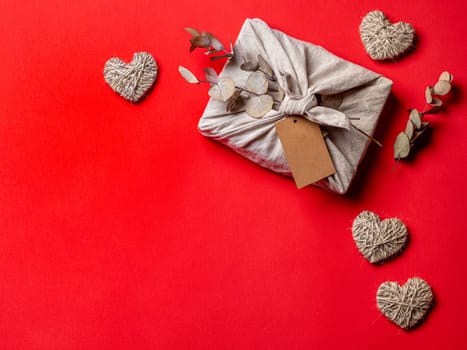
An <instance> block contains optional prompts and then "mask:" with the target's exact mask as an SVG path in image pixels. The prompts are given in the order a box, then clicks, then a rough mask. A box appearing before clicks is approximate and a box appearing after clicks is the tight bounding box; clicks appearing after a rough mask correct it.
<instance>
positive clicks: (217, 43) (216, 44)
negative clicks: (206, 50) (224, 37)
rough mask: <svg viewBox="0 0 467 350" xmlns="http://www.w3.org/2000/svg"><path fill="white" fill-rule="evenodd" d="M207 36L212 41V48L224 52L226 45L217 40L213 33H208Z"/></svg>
mask: <svg viewBox="0 0 467 350" xmlns="http://www.w3.org/2000/svg"><path fill="white" fill-rule="evenodd" d="M206 36H207V37H208V38H209V39H210V42H211V46H212V47H213V48H214V49H215V50H217V51H222V50H224V45H222V43H221V42H220V40H219V39H217V38H216V37H215V36H214V35H213V34H212V33H206Z"/></svg>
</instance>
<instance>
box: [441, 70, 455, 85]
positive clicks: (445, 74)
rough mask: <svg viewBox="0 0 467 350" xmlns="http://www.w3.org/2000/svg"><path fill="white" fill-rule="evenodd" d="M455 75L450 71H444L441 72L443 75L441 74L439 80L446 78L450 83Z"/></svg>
mask: <svg viewBox="0 0 467 350" xmlns="http://www.w3.org/2000/svg"><path fill="white" fill-rule="evenodd" d="M453 78H454V77H453V76H452V74H451V73H449V72H443V73H441V75H440V76H439V80H444V81H447V82H448V83H450V82H451V81H452V79H453Z"/></svg>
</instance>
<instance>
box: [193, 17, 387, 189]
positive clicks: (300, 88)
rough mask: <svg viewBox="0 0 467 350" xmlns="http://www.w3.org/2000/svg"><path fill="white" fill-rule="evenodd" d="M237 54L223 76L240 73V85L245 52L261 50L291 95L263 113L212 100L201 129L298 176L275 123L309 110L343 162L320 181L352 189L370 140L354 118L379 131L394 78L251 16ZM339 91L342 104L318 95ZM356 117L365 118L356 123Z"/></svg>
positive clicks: (334, 158) (236, 77)
mask: <svg viewBox="0 0 467 350" xmlns="http://www.w3.org/2000/svg"><path fill="white" fill-rule="evenodd" d="M235 52H236V57H235V58H234V59H232V60H231V61H229V62H228V63H227V64H226V65H225V67H224V69H223V71H222V73H221V74H220V76H230V77H233V78H234V80H235V82H236V84H237V85H239V86H244V84H245V80H246V78H247V77H248V75H249V72H244V71H242V70H241V69H240V64H241V63H242V59H241V58H240V54H239V53H241V55H243V56H244V57H245V59H246V60H249V59H256V57H257V56H258V55H261V56H262V57H263V58H265V59H266V61H267V62H268V63H269V64H270V66H271V67H272V69H273V71H274V73H275V76H276V77H277V80H278V83H279V85H280V86H281V87H282V88H283V89H284V91H285V92H286V97H285V98H284V100H283V102H282V104H281V106H280V109H279V111H274V110H273V111H270V112H269V113H268V114H266V115H265V116H264V117H263V118H261V119H254V118H252V117H250V116H249V115H248V114H246V113H237V114H232V115H225V103H223V102H219V101H215V100H213V99H210V100H209V102H208V105H207V107H206V109H205V111H204V113H203V115H202V117H201V119H200V121H199V125H198V128H199V130H200V132H201V133H202V134H203V135H204V136H207V137H211V138H213V139H215V140H217V141H219V142H222V143H224V144H226V145H227V146H229V147H231V148H232V149H233V150H235V151H236V152H238V153H240V154H241V155H243V156H244V157H246V158H248V159H250V160H251V161H253V162H255V163H257V164H259V165H261V166H263V167H265V168H268V169H270V170H272V171H275V172H278V173H281V174H284V175H288V176H291V173H290V169H289V167H288V164H287V160H286V158H285V155H284V151H283V149H282V146H281V143H280V141H279V139H278V137H277V134H276V131H275V127H274V125H275V123H276V122H277V121H279V120H281V119H282V118H284V117H286V116H288V115H296V114H300V115H303V116H305V117H306V118H307V119H309V120H311V121H314V122H317V123H319V124H320V125H322V128H323V129H324V130H325V131H326V132H327V137H326V138H325V141H326V146H327V148H328V150H329V152H330V155H331V158H332V161H333V163H334V167H335V168H336V174H334V175H332V176H330V177H328V178H326V179H324V180H322V181H319V182H317V183H315V185H318V186H322V187H326V188H328V189H330V190H332V191H334V192H337V193H340V194H343V193H345V192H346V191H347V190H348V188H349V186H350V183H351V181H352V179H353V177H354V175H355V172H356V170H357V167H358V164H359V163H360V161H361V159H362V157H363V155H364V153H365V151H366V149H367V147H368V144H369V142H370V141H369V139H368V138H366V137H365V136H363V135H361V134H360V133H359V132H357V131H356V130H354V129H352V128H351V124H350V122H352V124H354V125H355V126H356V127H358V128H359V129H361V130H363V131H365V132H366V133H368V134H370V135H373V133H374V130H375V128H376V124H377V122H378V119H379V115H380V113H381V110H382V108H383V106H384V103H385V101H386V99H387V97H388V95H389V93H390V91H391V86H392V81H391V80H389V79H386V78H384V77H383V76H381V75H379V74H376V73H374V72H371V71H369V70H367V69H365V68H362V67H360V66H357V65H355V64H353V63H350V62H348V61H345V60H343V59H341V58H339V57H337V56H335V55H333V54H332V53H330V52H328V51H326V50H325V49H323V48H322V47H320V46H316V45H312V44H310V43H306V42H304V41H300V40H297V39H294V38H292V37H290V36H288V35H286V34H284V33H282V32H280V31H278V30H273V29H271V28H269V26H268V25H267V24H266V23H265V22H263V21H262V20H260V19H247V20H246V21H245V23H244V24H243V27H242V29H241V31H240V34H239V36H238V39H237V42H236V44H235ZM336 94H339V95H340V96H341V97H342V98H343V99H342V103H341V104H340V106H338V107H337V108H338V110H337V109H334V108H335V107H334V108H330V107H326V106H324V105H318V98H317V96H318V95H320V96H329V95H336ZM223 114H224V115H223ZM349 117H350V118H360V119H359V120H352V121H350V120H349V119H348V118H349Z"/></svg>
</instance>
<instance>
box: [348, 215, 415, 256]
mask: <svg viewBox="0 0 467 350" xmlns="http://www.w3.org/2000/svg"><path fill="white" fill-rule="evenodd" d="M352 236H353V239H354V241H355V244H356V245H357V248H358V250H359V251H360V252H361V253H362V254H363V256H364V257H365V258H366V259H367V260H368V261H369V262H371V263H373V264H374V263H379V262H383V261H385V260H388V259H390V258H392V257H394V256H395V255H397V254H398V253H400V252H401V251H402V250H403V249H404V247H405V245H406V244H407V239H408V232H407V227H406V226H405V225H404V223H403V222H402V221H401V220H400V219H398V218H390V219H386V220H383V221H381V220H380V218H379V217H378V215H376V214H375V213H373V212H371V211H363V212H361V213H360V214H359V215H358V216H357V217H356V218H355V219H354V221H353V224H352Z"/></svg>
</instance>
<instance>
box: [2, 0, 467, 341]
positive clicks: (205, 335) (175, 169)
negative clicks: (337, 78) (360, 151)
mask: <svg viewBox="0 0 467 350" xmlns="http://www.w3.org/2000/svg"><path fill="white" fill-rule="evenodd" d="M374 9H380V10H383V11H384V12H386V13H387V14H388V15H389V16H390V17H391V18H392V19H393V20H396V21H397V20H405V21H407V22H410V23H412V24H413V25H414V27H415V29H416V31H417V33H418V37H419V40H418V45H417V49H416V50H415V51H414V52H413V53H412V54H411V55H409V56H407V57H406V58H404V59H403V60H401V61H400V62H397V63H378V62H374V61H372V60H371V59H370V58H369V57H368V56H367V55H366V53H365V51H364V49H363V46H362V44H361V42H360V39H359V33H358V26H359V23H360V21H361V18H362V17H363V16H364V15H365V14H366V13H367V12H368V11H370V10H374ZM466 10H467V7H466V5H465V2H463V1H460V0H456V1H449V2H446V1H444V2H440V1H431V0H426V1H380V2H378V3H377V4H376V3H375V2H374V1H292V2H290V1H278V0H269V1H262V0H258V1H245V0H237V1H236V2H235V3H233V2H232V3H229V2H225V1H210V0H206V1H201V2H196V3H194V2H188V1H139V0H136V1H121V0H112V1H95V0H81V1H59V0H48V1H32V0H26V1H18V0H3V1H2V9H1V11H0V33H1V37H2V39H1V45H0V57H1V63H0V77H1V83H0V199H1V200H0V348H1V349H3V350H18V349H73V350H74V349H87V350H89V349H112V350H117V349H139V350H142V349H204V350H205V349H342V348H347V349H357V348H358V349H369V348H377V349H380V350H384V349H415V348H423V349H425V350H428V349H461V348H465V347H466V346H467V334H466V331H465V317H466V316H465V314H466V313H467V298H465V295H464V294H465V289H466V281H465V271H466V267H467V260H466V259H465V247H466V245H467V235H466V232H467V225H466V223H465V217H464V215H463V214H464V212H465V208H466V204H467V203H466V197H467V189H466V188H467V187H466V181H465V175H466V165H465V164H466V163H465V159H466V155H467V143H466V141H465V140H466V138H467V128H466V127H467V124H466V123H467V122H466V121H467V108H466V104H465V91H466V85H467V68H466V67H467V66H466V65H465V59H466V57H467V52H466V46H465V37H466V34H467V32H466V27H465V12H466ZM246 17H261V18H262V19H264V20H265V21H267V22H268V23H269V24H270V25H271V26H272V27H275V28H278V29H281V30H283V31H286V32H287V33H289V34H290V35H292V36H295V37H297V38H299V39H303V40H306V41H310V42H313V43H315V44H318V45H322V46H324V47H326V48H327V49H328V50H330V51H331V52H334V53H335V54H337V55H339V56H341V57H343V58H345V59H348V60H350V61H352V62H355V63H358V64H360V65H363V66H365V67H367V68H369V69H372V70H374V71H376V72H379V73H381V74H383V75H385V76H387V77H388V78H390V79H392V80H393V81H394V89H393V95H392V96H391V98H390V100H389V102H388V104H387V107H386V109H385V111H384V113H383V116H382V119H381V123H380V124H379V127H378V129H377V132H376V137H377V138H378V139H380V140H381V141H382V142H383V143H384V145H385V147H384V148H382V149H379V148H377V147H375V146H371V148H370V149H369V152H368V154H367V156H366V158H365V161H364V163H363V164H362V167H361V168H360V170H359V172H358V176H357V180H356V182H355V183H354V185H353V187H352V190H351V193H350V194H349V195H348V196H345V197H342V196H338V195H336V194H332V193H328V192H326V191H324V190H322V189H319V188H314V187H308V188H305V189H303V190H297V189H296V188H295V184H294V183H293V180H292V179H290V178H286V177H282V176H279V175H277V174H274V173H272V172H269V171H267V170H264V169H262V168H260V167H259V166H256V165H254V164H252V163H250V162H249V161H247V160H246V159H244V158H242V157H240V156H238V155H237V154H235V153H234V152H232V151H231V150H229V149H227V148H226V147H224V146H221V145H220V144H218V143H216V142H213V141H210V140H208V139H205V138H203V137H202V136H201V135H200V134H199V133H198V132H197V122H198V118H199V116H200V115H201V113H202V111H203V109H204V106H205V104H206V102H207V100H208V96H207V87H206V86H193V85H188V84H187V83H186V82H185V81H183V79H182V78H181V77H180V76H179V74H178V72H177V67H178V65H179V64H182V65H185V66H187V67H189V68H190V69H193V70H194V71H195V72H197V73H200V72H201V71H202V68H204V67H205V66H207V65H208V64H209V61H208V59H207V58H206V57H205V56H204V55H203V54H202V53H201V52H194V53H192V54H190V53H189V52H188V48H189V42H188V40H189V35H188V34H187V33H185V32H184V31H183V27H185V26H194V27H198V28H200V29H208V30H210V31H212V32H214V33H215V34H216V35H217V36H219V37H220V38H222V39H223V40H224V42H227V41H228V39H230V38H232V39H235V38H236V35H237V34H238V31H239V29H240V27H241V25H242V23H243V21H244V19H245V18H246ZM142 50H145V51H148V52H150V53H152V54H153V55H154V57H155V58H156V60H157V62H158V64H159V67H160V74H159V77H158V79H157V85H156V86H155V88H154V90H153V91H152V92H151V94H150V95H149V96H148V97H147V99H145V100H144V101H143V102H142V103H140V104H137V105H134V104H131V103H129V102H127V101H125V100H123V99H122V98H121V97H120V96H118V95H117V94H115V93H114V92H113V91H112V90H111V89H110V88H109V87H108V86H107V85H106V83H105V82H104V79H103V74H102V70H103V66H104V63H105V61H106V60H107V59H108V58H110V57H113V56H118V57H121V58H122V59H125V60H129V59H131V57H132V55H133V53H134V52H136V51H142ZM222 64H223V63H222V62H217V63H215V64H214V67H215V68H216V69H218V70H219V69H220V68H221V67H222ZM443 70H449V71H451V72H452V73H453V74H454V85H455V86H457V88H456V89H455V90H454V91H453V94H452V97H451V98H450V100H449V101H448V102H447V103H446V105H447V108H446V109H445V111H444V112H443V113H442V114H440V115H436V116H430V117H429V120H430V121H432V123H433V129H434V130H433V133H432V137H431V140H430V142H429V143H428V144H427V145H426V147H424V148H423V149H421V151H420V152H419V153H418V155H417V156H416V158H415V160H414V161H413V162H409V163H406V162H404V163H400V164H399V165H398V166H397V167H396V169H395V170H394V161H393V159H392V143H393V140H394V138H395V137H396V135H397V133H399V131H401V130H403V129H404V127H405V123H406V120H407V118H408V114H407V112H406V110H407V109H408V108H413V107H415V108H423V105H424V90H425V86H426V85H427V84H434V82H435V81H436V80H437V78H438V76H439V73H441V71H443ZM427 119H428V118H427ZM365 209H366V210H373V211H375V212H377V213H378V214H379V215H380V216H382V217H383V218H385V217H394V216H396V217H399V218H401V219H402V220H404V221H405V223H406V224H407V226H408V228H409V230H410V243H409V246H408V248H407V250H406V251H405V253H404V254H403V255H401V256H400V257H398V258H397V259H395V260H393V261H391V262H389V263H387V264H385V265H382V266H372V265H370V264H369V263H367V262H366V261H365V260H364V259H363V257H362V256H361V255H360V253H359V252H358V251H357V250H356V248H355V245H354V242H353V240H352V236H351V232H350V227H351V224H352V220H353V218H354V217H355V216H356V215H357V214H358V213H359V212H360V211H362V210H365ZM413 276H419V277H421V278H423V279H425V280H426V281H428V282H429V283H430V284H431V286H432V287H433V291H434V294H435V298H436V305H435V307H434V309H433V311H432V312H431V314H430V315H429V317H428V319H427V320H426V322H425V323H424V324H423V325H422V326H421V327H419V328H417V329H415V330H413V331H411V332H405V331H402V330H400V329H399V328H398V327H396V326H395V325H393V324H392V323H391V322H390V321H388V320H387V319H386V318H385V317H384V316H382V315H381V314H380V312H379V311H378V310H377V308H376V302H375V293H376V290H377V288H378V286H379V284H380V283H382V282H384V281H387V280H389V281H398V282H400V283H404V282H405V281H406V279H407V278H409V277H413Z"/></svg>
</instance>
